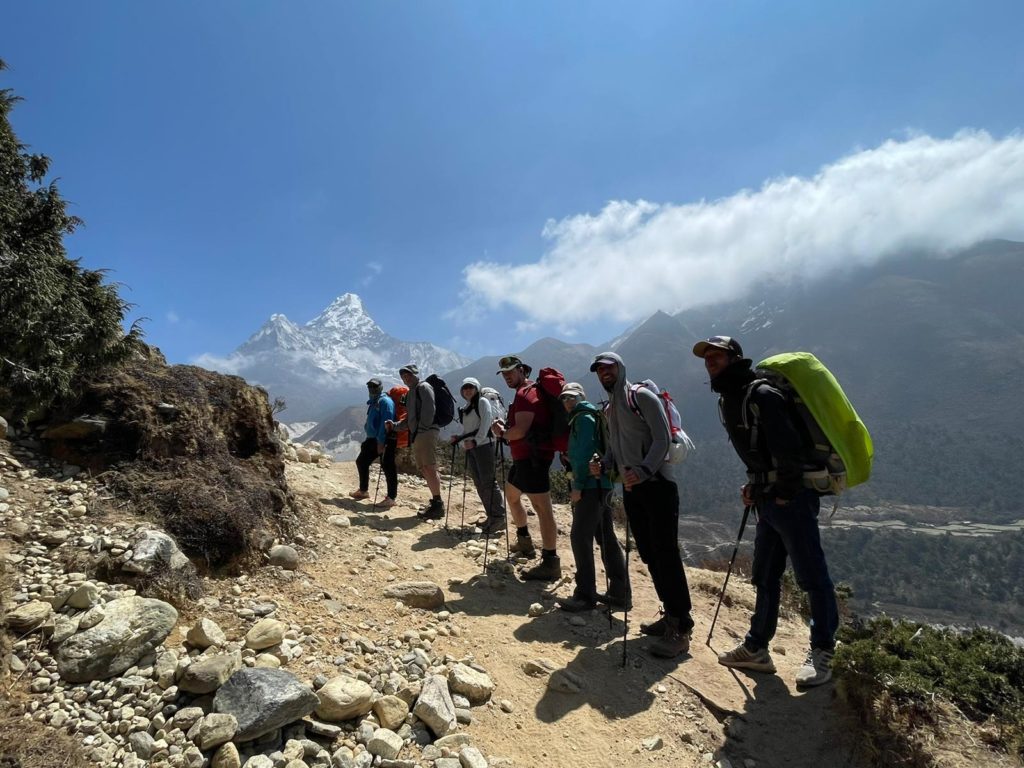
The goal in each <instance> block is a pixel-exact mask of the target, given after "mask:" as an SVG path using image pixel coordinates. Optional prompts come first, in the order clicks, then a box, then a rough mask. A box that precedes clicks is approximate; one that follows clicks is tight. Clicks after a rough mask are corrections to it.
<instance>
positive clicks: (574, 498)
mask: <svg viewBox="0 0 1024 768" xmlns="http://www.w3.org/2000/svg"><path fill="white" fill-rule="evenodd" d="M582 498H583V491H577V490H576V489H575V488H573V490H572V493H570V494H569V500H570V501H571V502H572V503H573V504H579V503H580V499H582Z"/></svg>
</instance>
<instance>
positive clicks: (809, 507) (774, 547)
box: [745, 490, 839, 650]
mask: <svg viewBox="0 0 1024 768" xmlns="http://www.w3.org/2000/svg"><path fill="white" fill-rule="evenodd" d="M819 507H820V504H819V499H818V495H817V494H816V493H814V492H813V491H810V490H803V491H801V492H800V493H798V494H797V495H796V497H794V498H793V499H792V500H791V501H790V502H789V503H788V504H787V505H785V506H784V507H780V506H778V505H777V504H776V503H775V500H774V499H765V500H763V501H761V502H759V503H758V505H757V513H758V518H757V532H756V534H755V536H754V565H753V569H752V570H753V573H752V575H751V579H750V583H751V584H753V585H754V587H755V588H756V590H757V600H756V601H755V603H754V615H753V616H752V617H751V619H750V631H749V632H748V633H747V637H746V640H745V644H746V646H747V647H748V648H750V649H751V650H757V649H760V648H767V647H768V643H769V641H771V639H772V638H773V637H774V636H775V628H776V626H777V624H778V619H779V600H780V598H781V596H782V574H783V573H784V572H785V570H786V556H787V555H788V556H789V558H790V560H791V561H792V563H793V573H794V574H795V575H796V583H797V584H799V585H800V588H801V589H802V590H804V591H805V592H806V593H807V598H808V601H809V602H810V605H811V647H812V648H822V649H825V650H832V648H834V647H835V634H836V630H837V629H838V628H839V609H838V607H837V605H836V591H835V587H834V586H833V585H832V579H831V577H829V575H828V565H827V564H826V563H825V553H824V551H823V550H822V548H821V537H820V535H819V532H818V510H819Z"/></svg>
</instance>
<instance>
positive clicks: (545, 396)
mask: <svg viewBox="0 0 1024 768" xmlns="http://www.w3.org/2000/svg"><path fill="white" fill-rule="evenodd" d="M534 386H535V387H537V391H538V392H539V393H540V400H541V402H542V403H544V406H545V407H546V408H547V411H548V416H549V419H548V423H547V424H545V425H542V426H541V427H540V430H539V432H538V434H537V437H536V440H537V442H538V444H540V445H542V446H544V447H546V448H549V449H550V450H552V451H558V452H559V453H565V452H566V451H568V450H569V414H567V413H566V412H565V408H564V407H563V406H562V401H561V400H560V399H559V398H560V396H561V394H562V387H563V386H565V376H563V375H562V373H561V372H560V371H558V370H556V369H554V368H541V369H540V371H539V372H538V373H537V379H536V381H535V382H534ZM530 431H531V433H532V432H534V431H535V430H533V429H531V430H530Z"/></svg>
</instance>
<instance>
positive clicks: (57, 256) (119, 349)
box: [0, 60, 142, 420]
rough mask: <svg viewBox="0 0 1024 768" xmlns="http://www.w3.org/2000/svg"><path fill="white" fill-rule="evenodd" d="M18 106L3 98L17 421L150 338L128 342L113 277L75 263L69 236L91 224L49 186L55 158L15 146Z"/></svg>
mask: <svg viewBox="0 0 1024 768" xmlns="http://www.w3.org/2000/svg"><path fill="white" fill-rule="evenodd" d="M4 68H5V66H4V63H3V61H2V60H0V70H3V69H4ZM19 100H20V99H19V97H17V96H15V95H14V94H13V93H12V92H11V91H10V90H9V89H0V412H7V413H9V414H10V415H12V416H13V418H14V419H15V420H20V419H22V418H23V417H25V416H27V415H29V414H31V413H32V412H33V411H35V410H39V409H42V408H45V407H46V406H49V405H51V404H52V403H53V402H54V401H55V400H57V399H59V398H63V397H66V396H68V395H71V394H72V393H73V388H74V381H75V379H76V377H77V376H81V375H84V374H88V373H90V372H92V371H95V370H97V369H99V368H101V367H103V366H105V365H108V364H111V363H114V362H117V361H118V360H121V359H124V358H125V357H126V356H127V355H128V354H130V353H131V351H132V349H134V348H135V347H136V346H137V344H138V343H139V341H140V340H141V335H142V334H141V330H140V329H139V327H138V326H137V324H135V325H133V326H132V327H131V329H130V330H129V331H128V332H127V333H125V331H124V328H123V326H122V322H123V319H124V314H125V311H126V310H127V309H128V307H129V305H128V304H127V303H126V302H124V301H123V300H122V299H121V298H120V296H118V293H117V289H116V287H115V286H114V285H111V284H104V282H103V277H104V273H103V272H102V271H95V270H87V269H83V268H82V267H80V266H79V264H78V261H77V260H75V259H69V258H68V256H67V252H66V251H65V249H64V235H66V234H70V233H71V232H73V231H74V230H75V228H76V227H77V226H79V225H80V224H81V223H82V222H81V220H80V219H78V218H77V217H75V216H71V215H70V214H68V212H67V209H66V204H65V201H64V199H63V198H62V197H61V195H60V192H59V191H58V189H57V185H56V183H54V182H52V181H51V182H50V183H49V184H47V183H45V179H46V175H47V172H48V170H49V165H50V163H49V158H47V157H46V156H45V155H40V154H32V153H30V152H28V150H27V147H26V146H25V145H23V144H21V143H20V142H19V141H18V138H17V136H15V134H14V131H13V130H12V128H11V124H10V121H9V119H8V118H9V115H10V112H11V110H12V109H13V107H14V105H15V104H16V103H17V102H18V101H19Z"/></svg>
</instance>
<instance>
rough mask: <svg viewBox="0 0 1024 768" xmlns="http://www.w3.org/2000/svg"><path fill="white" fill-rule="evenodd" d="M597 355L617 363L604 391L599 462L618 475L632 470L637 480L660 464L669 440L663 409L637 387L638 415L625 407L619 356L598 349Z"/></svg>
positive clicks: (627, 384)
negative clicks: (604, 446)
mask: <svg viewBox="0 0 1024 768" xmlns="http://www.w3.org/2000/svg"><path fill="white" fill-rule="evenodd" d="M598 357H607V358H610V359H612V360H614V361H615V362H616V363H618V366H619V377H618V379H617V380H616V382H615V385H614V386H613V387H612V389H611V391H610V392H609V393H608V398H609V405H608V410H607V416H608V431H609V440H608V443H609V445H608V450H606V451H605V455H604V457H603V461H604V463H605V464H606V465H614V466H615V467H616V469H617V470H618V472H619V473H620V474H625V472H626V470H627V469H633V470H636V472H637V474H639V475H640V477H641V481H645V480H648V479H649V478H651V477H653V476H654V475H656V474H657V473H658V472H659V471H661V469H662V467H664V465H665V460H666V459H667V458H668V449H669V446H670V445H671V442H672V437H671V432H670V431H669V425H668V417H667V416H666V415H665V409H664V407H663V406H662V404H661V401H660V400H658V396H657V395H655V394H654V393H653V392H651V391H650V390H649V389H647V388H646V387H637V389H636V404H637V407H638V408H639V409H640V414H639V415H638V414H636V413H634V412H633V409H632V408H630V407H629V398H628V393H629V388H630V382H629V380H628V379H627V378H626V365H625V363H623V362H622V358H621V357H619V356H618V355H617V354H615V353H614V352H602V353H601V354H600V355H598Z"/></svg>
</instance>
